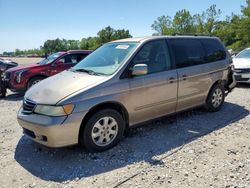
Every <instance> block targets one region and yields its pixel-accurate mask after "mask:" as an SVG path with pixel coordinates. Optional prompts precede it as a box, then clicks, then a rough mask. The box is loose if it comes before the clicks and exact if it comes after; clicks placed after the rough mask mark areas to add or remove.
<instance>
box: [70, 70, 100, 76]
mask: <svg viewBox="0 0 250 188" xmlns="http://www.w3.org/2000/svg"><path fill="white" fill-rule="evenodd" d="M71 70H72V71H73V72H86V73H88V74H90V75H97V76H99V75H101V74H100V73H97V72H95V71H93V70H89V69H71Z"/></svg>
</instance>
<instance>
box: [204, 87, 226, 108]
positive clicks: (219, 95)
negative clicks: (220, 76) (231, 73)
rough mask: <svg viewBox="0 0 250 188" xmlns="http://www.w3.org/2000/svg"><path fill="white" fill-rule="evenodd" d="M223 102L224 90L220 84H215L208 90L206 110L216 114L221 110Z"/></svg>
mask: <svg viewBox="0 0 250 188" xmlns="http://www.w3.org/2000/svg"><path fill="white" fill-rule="evenodd" d="M224 100H225V88H224V86H223V85H221V84H217V85H215V86H213V87H212V89H211V90H210V92H209V94H208V97H207V101H206V109H207V110H208V111H210V112H217V111H219V110H220V109H221V107H222V105H223V103H224Z"/></svg>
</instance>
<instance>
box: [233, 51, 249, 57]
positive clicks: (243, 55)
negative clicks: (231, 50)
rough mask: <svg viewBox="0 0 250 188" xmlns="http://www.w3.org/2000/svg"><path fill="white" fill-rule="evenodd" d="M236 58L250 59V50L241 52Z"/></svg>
mask: <svg viewBox="0 0 250 188" xmlns="http://www.w3.org/2000/svg"><path fill="white" fill-rule="evenodd" d="M235 58H248V59H249V58H250V49H245V50H243V51H242V52H240V53H239V54H238V55H237V56H235Z"/></svg>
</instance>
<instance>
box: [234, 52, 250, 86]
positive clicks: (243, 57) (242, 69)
mask: <svg viewBox="0 0 250 188" xmlns="http://www.w3.org/2000/svg"><path fill="white" fill-rule="evenodd" d="M233 63H234V69H235V70H234V73H235V79H236V81H237V82H240V83H250V48H246V49H245V50H243V51H241V52H240V53H239V54H238V55H236V56H235V57H234V58H233Z"/></svg>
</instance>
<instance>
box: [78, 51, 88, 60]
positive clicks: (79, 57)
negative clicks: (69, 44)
mask: <svg viewBox="0 0 250 188" xmlns="http://www.w3.org/2000/svg"><path fill="white" fill-rule="evenodd" d="M87 55H88V54H83V53H82V54H78V56H77V62H80V61H81V60H83V59H84V58H85V57H87Z"/></svg>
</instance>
